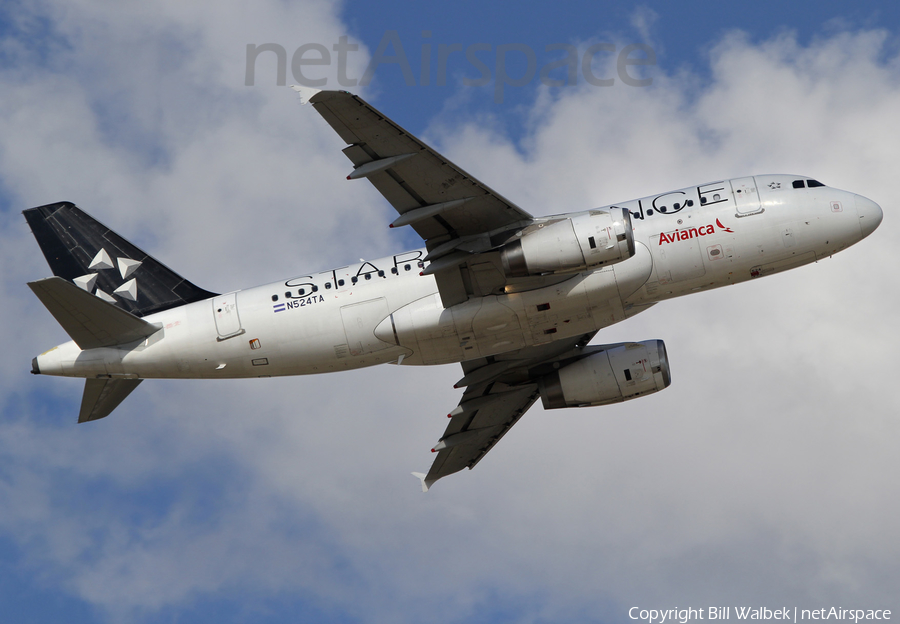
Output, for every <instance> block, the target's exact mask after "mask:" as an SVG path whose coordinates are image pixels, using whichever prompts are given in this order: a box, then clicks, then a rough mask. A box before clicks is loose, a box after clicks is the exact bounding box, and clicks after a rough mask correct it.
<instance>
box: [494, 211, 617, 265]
mask: <svg viewBox="0 0 900 624" xmlns="http://www.w3.org/2000/svg"><path fill="white" fill-rule="evenodd" d="M516 236H517V237H518V238H517V239H516V240H515V241H513V242H512V243H509V244H507V245H505V246H504V247H503V249H502V251H501V258H502V260H503V268H504V270H505V271H506V275H507V276H508V277H526V276H528V275H543V274H547V273H574V272H576V271H581V270H584V269H587V268H591V267H597V266H601V265H604V264H613V263H615V262H621V261H622V260H626V259H628V258H630V257H631V256H633V255H634V233H633V231H632V229H631V213H630V212H629V211H628V210H625V209H623V208H610V209H609V210H608V211H607V210H591V211H589V212H586V213H582V214H578V215H576V216H573V217H570V218H564V219H559V220H557V221H552V220H551V221H546V222H544V223H537V224H535V225H532V226H530V227H527V228H525V229H524V230H522V231H521V232H519V233H517V235H516Z"/></svg>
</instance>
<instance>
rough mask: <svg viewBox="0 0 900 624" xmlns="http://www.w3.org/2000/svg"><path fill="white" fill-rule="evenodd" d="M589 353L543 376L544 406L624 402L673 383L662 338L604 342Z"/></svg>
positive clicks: (542, 398)
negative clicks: (605, 343) (613, 343)
mask: <svg viewBox="0 0 900 624" xmlns="http://www.w3.org/2000/svg"><path fill="white" fill-rule="evenodd" d="M597 349H598V350H597V351H595V352H594V353H591V354H590V355H588V356H587V357H584V358H582V359H580V360H577V361H575V362H573V363H571V364H568V365H567V366H564V367H562V368H561V369H559V370H558V371H555V372H553V373H551V374H549V375H545V376H544V377H541V379H540V380H539V382H538V383H539V386H540V390H541V400H542V401H543V403H544V409H559V408H562V407H586V406H589V405H608V404H610V403H621V402H622V401H627V400H629V399H636V398H637V397H641V396H644V395H646V394H653V393H654V392H659V391H660V390H662V389H664V388H667V387H668V386H669V384H670V383H672V378H671V375H670V374H669V359H668V357H667V356H666V345H665V344H664V343H663V341H662V340H645V341H644V342H627V343H623V344H618V345H603V346H600V347H597Z"/></svg>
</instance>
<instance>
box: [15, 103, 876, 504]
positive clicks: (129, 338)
mask: <svg viewBox="0 0 900 624" xmlns="http://www.w3.org/2000/svg"><path fill="white" fill-rule="evenodd" d="M295 90H296V91H298V92H299V93H300V100H301V103H303V104H306V103H309V104H311V105H312V107H313V108H314V109H315V110H316V111H317V112H318V113H319V114H320V115H321V116H322V117H323V118H324V119H325V121H326V122H327V123H328V124H329V125H330V126H331V127H332V128H333V129H334V130H335V131H336V132H337V134H338V135H339V137H340V138H341V139H343V141H344V142H345V143H346V144H347V147H346V148H345V149H344V150H343V152H344V154H345V155H346V156H347V158H348V159H349V160H350V161H351V163H352V165H353V169H352V171H351V173H350V174H349V175H348V176H347V178H348V179H349V180H358V179H367V180H369V182H371V183H372V184H373V185H374V186H375V188H376V189H377V190H378V191H379V192H380V193H381V194H382V195H383V196H384V198H385V199H386V200H387V201H388V202H389V203H390V204H391V205H392V206H393V207H394V208H395V209H396V210H397V213H398V217H397V219H396V220H394V221H393V223H391V224H390V227H394V228H397V227H401V226H407V225H408V226H410V227H412V228H413V229H414V230H415V232H416V233H417V234H418V235H419V236H420V237H421V238H422V239H423V240H424V242H425V246H424V248H422V249H417V250H413V251H405V252H402V253H398V254H395V255H392V256H388V257H386V258H381V259H378V260H371V261H364V262H360V263H354V264H350V265H347V266H343V267H340V268H336V269H331V270H328V271H322V272H312V273H309V274H306V275H299V276H294V277H291V278H289V279H286V280H284V281H279V282H274V283H271V284H266V285H263V286H257V287H255V288H249V289H245V290H235V291H232V292H229V293H225V294H218V293H213V292H209V291H206V290H204V289H202V288H200V287H198V286H196V285H194V284H193V283H191V282H189V281H188V280H186V279H184V278H183V277H181V276H179V275H178V274H176V273H175V272H174V271H172V270H171V269H169V268H167V267H166V266H165V265H163V264H162V263H160V262H159V261H158V260H156V259H155V258H153V257H151V256H150V255H148V254H146V253H145V252H144V251H142V250H140V249H138V248H137V247H136V246H134V245H133V244H131V243H130V242H128V241H127V240H125V239H124V238H123V237H122V236H120V235H118V234H116V233H115V232H113V231H112V230H111V229H109V228H107V227H106V226H104V225H102V224H100V223H99V222H98V221H96V220H95V219H93V218H92V217H90V216H89V215H88V214H86V213H85V212H83V211H81V210H80V209H79V208H77V207H76V206H75V205H74V204H72V203H70V202H59V203H54V204H48V205H44V206H38V207H36V208H31V209H28V210H25V211H24V215H25V218H26V220H27V222H28V224H29V225H30V227H31V231H32V233H33V234H34V236H35V238H36V239H37V242H38V244H39V245H40V247H41V250H42V252H43V254H44V256H45V257H46V259H47V261H48V263H49V264H50V268H51V270H52V271H53V275H54V277H50V278H46V279H41V280H38V281H35V282H30V283H29V284H28V286H29V287H30V288H31V289H32V291H34V293H35V295H37V297H38V298H39V299H40V301H41V302H42V303H43V304H44V306H46V308H47V309H48V310H49V312H50V313H51V314H52V315H53V317H54V318H55V319H56V320H57V321H58V322H59V323H60V325H61V326H62V328H63V329H64V330H65V331H66V332H67V333H68V335H69V337H70V338H71V339H72V340H71V341H69V342H66V343H64V344H61V345H59V346H56V347H54V348H52V349H50V350H49V351H47V352H45V353H42V354H41V355H39V356H37V357H36V358H34V359H33V361H32V371H31V372H32V373H34V374H42V375H60V376H68V377H83V378H85V379H86V382H85V388H84V394H83V397H82V402H81V409H80V412H79V416H78V422H88V421H93V420H97V419H100V418H104V417H105V416H107V415H109V414H110V413H111V412H112V411H113V409H115V408H116V407H117V406H118V405H119V404H120V403H121V402H122V401H123V400H124V399H125V398H126V397H127V396H128V395H129V394H130V393H131V392H132V391H133V390H134V389H135V388H136V387H137V386H138V385H139V384H140V383H141V382H142V381H143V380H144V379H153V378H182V379H224V378H242V377H274V376H280V375H310V374H318V373H326V372H332V371H342V370H349V369H356V368H361V367H366V366H374V365H376V364H384V363H394V364H398V365H409V366H421V365H431V364H446V363H451V362H459V363H460V364H461V365H462V377H461V378H460V379H459V380H458V381H456V383H455V385H454V387H455V388H463V389H464V390H463V393H462V397H461V399H460V401H459V404H458V405H457V406H456V407H455V408H454V409H452V411H450V413H449V419H450V420H449V423H448V426H447V428H446V430H445V431H444V433H443V435H442V436H441V437H440V439H439V440H438V442H437V443H436V444H435V445H434V447H433V448H432V452H434V453H436V457H435V459H434V461H433V463H432V465H431V468H430V469H429V471H428V472H427V473H424V474H423V473H418V472H417V473H413V474H414V475H415V476H417V477H418V478H419V479H420V481H421V486H422V489H423V491H427V490H428V489H429V488H430V487H431V486H432V485H433V484H434V483H435V482H436V481H437V480H438V479H441V478H442V477H445V476H447V475H450V474H453V473H455V472H458V471H460V470H462V469H463V468H469V469H472V468H474V467H475V465H476V464H478V462H479V461H481V459H482V458H483V457H484V456H485V455H486V454H487V453H488V451H490V450H491V449H492V448H493V446H494V445H495V444H496V443H497V442H498V441H499V440H500V439H501V438H502V437H503V436H504V435H505V434H506V432H507V431H509V429H510V428H511V427H512V426H513V425H514V424H516V422H518V420H519V419H520V418H521V417H522V415H523V414H525V412H526V411H527V410H528V409H529V408H530V407H531V406H532V405H533V404H534V403H535V402H536V401H537V399H538V398H540V399H541V401H542V403H543V406H544V408H545V409H559V408H567V407H587V406H599V405H607V404H611V403H618V402H622V401H627V400H631V399H635V398H638V397H642V396H646V395H648V394H652V393H654V392H658V391H660V390H663V389H664V388H666V387H668V386H669V384H670V383H671V372H670V367H669V359H668V356H667V354H666V347H665V344H664V343H663V341H662V340H658V339H653V340H644V341H640V342H625V343H615V344H590V342H591V340H592V339H593V338H594V337H595V336H596V335H597V333H598V332H599V331H600V330H602V329H603V328H605V327H609V326H610V325H613V324H615V323H618V322H621V321H623V320H625V319H627V318H631V317H633V316H635V315H636V314H639V313H641V312H643V311H645V310H647V309H649V308H650V307H652V306H653V305H655V304H657V303H659V302H661V301H664V300H666V299H670V298H673V297H680V296H682V295H688V294H691V293H695V292H700V291H706V290H710V289H713V288H719V287H721V286H726V285H729V284H737V283H740V282H745V281H748V280H753V279H757V278H760V277H764V276H767V275H772V274H775V273H779V272H781V271H786V270H788V269H792V268H795V267H799V266H802V265H804V264H809V263H811V262H816V261H818V260H821V259H823V258H826V257H830V256H832V255H833V254H835V253H837V252H839V251H841V250H843V249H846V248H847V247H849V246H850V245H853V244H854V243H857V242H858V241H860V240H862V239H863V238H865V237H867V236H868V235H869V234H871V233H872V232H873V231H874V230H875V229H876V228H877V227H878V225H879V224H880V223H881V220H882V216H883V215H882V210H881V208H880V207H879V206H878V204H876V203H875V202H873V201H871V200H869V199H866V198H865V197H862V196H861V195H857V194H855V193H852V192H849V191H842V190H838V189H836V188H831V187H829V186H826V185H824V184H822V183H821V182H819V181H817V180H816V179H814V178H811V177H809V176H805V175H785V174H776V175H755V176H748V177H743V178H736V179H730V180H720V181H716V182H710V183H704V184H700V185H698V186H689V187H686V188H681V189H678V190H674V191H669V192H666V193H660V194H656V195H651V196H647V197H642V198H640V199H634V200H630V201H625V202H620V203H616V204H612V205H609V206H603V207H600V208H594V209H589V210H584V211H581V212H571V213H564V214H556V215H551V216H546V217H534V216H532V215H531V214H530V213H529V212H526V211H525V210H523V209H522V208H520V207H519V206H517V205H516V204H514V203H513V202H511V201H509V200H508V199H506V198H504V197H503V196H501V195H500V194H498V193H497V192H495V191H493V190H492V189H490V188H489V187H487V186H486V185H484V184H483V183H481V182H480V181H479V180H477V179H476V178H474V177H473V176H471V175H469V174H468V173H466V172H465V171H463V170H462V169H461V168H459V167H458V166H456V165H455V164H453V163H452V162H450V161H449V160H447V159H446V158H444V157H443V156H441V155H440V154H439V153H438V152H436V151H435V150H433V149H432V148H431V147H429V146H428V145H426V144H425V143H423V142H422V141H420V140H419V139H417V138H416V137H415V136H413V135H412V134H410V133H409V132H407V131H405V130H404V129H403V128H401V127H400V126H398V125H397V124H396V123H394V122H393V121H391V120H390V119H389V118H388V117H387V116H385V115H383V114H382V113H381V112H379V111H378V110H376V109H375V108H373V107H372V106H371V105H369V104H368V103H367V102H365V101H364V100H363V99H362V98H360V97H359V96H357V95H353V94H351V93H348V92H345V91H319V90H315V89H309V88H305V87H295Z"/></svg>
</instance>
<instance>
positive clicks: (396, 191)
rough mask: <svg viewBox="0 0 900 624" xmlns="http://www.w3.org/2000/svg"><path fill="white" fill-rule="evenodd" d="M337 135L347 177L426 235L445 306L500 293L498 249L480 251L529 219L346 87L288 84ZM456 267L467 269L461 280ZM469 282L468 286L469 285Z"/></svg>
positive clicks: (430, 268) (428, 269) (502, 279)
mask: <svg viewBox="0 0 900 624" xmlns="http://www.w3.org/2000/svg"><path fill="white" fill-rule="evenodd" d="M294 89H295V90H296V91H297V92H299V93H300V95H301V98H302V100H303V101H304V102H306V101H308V102H310V103H311V104H312V105H313V106H314V107H315V109H316V110H317V111H318V112H319V114H320V115H322V117H324V118H325V121H327V122H328V123H329V124H330V125H331V127H332V128H334V130H335V131H336V132H337V133H338V135H340V137H341V138H342V139H343V140H344V141H346V142H347V143H349V144H350V145H349V147H347V148H345V149H344V154H345V155H346V156H347V158H349V159H350V161H351V162H352V163H353V165H354V167H355V168H354V169H353V171H352V172H351V173H350V175H348V176H347V179H359V178H367V179H368V180H369V181H370V182H371V183H372V184H373V185H374V186H375V188H376V189H378V191H379V192H380V193H381V194H382V195H384V198H385V199H387V200H388V202H390V204H391V205H392V206H393V207H394V208H395V209H396V210H397V212H398V213H400V216H399V217H397V219H396V220H395V221H394V222H393V223H392V224H391V227H398V226H401V225H410V226H412V228H413V229H415V231H416V232H417V233H418V234H419V236H421V237H422V238H423V239H424V240H425V246H426V248H427V249H428V255H427V256H426V257H425V260H427V261H428V262H430V264H429V265H428V267H426V268H425V273H427V274H433V275H434V276H435V280H436V281H437V286H438V290H439V291H440V293H441V300H442V302H443V304H444V306H445V307H450V306H452V305H454V304H457V303H462V302H464V301H466V300H467V299H468V298H469V297H472V296H475V297H478V296H484V295H485V294H491V293H496V292H500V291H502V289H503V287H504V286H505V284H506V279H505V277H504V276H503V272H502V267H501V266H500V256H499V253H496V252H494V253H487V254H485V253H484V252H490V251H491V250H492V249H495V248H496V247H497V246H498V245H499V244H501V243H502V242H504V241H506V240H508V239H509V238H510V237H511V236H513V233H514V232H515V231H517V230H519V229H521V228H523V227H525V226H527V225H528V224H530V223H531V222H532V220H533V219H532V216H531V215H530V214H528V213H527V212H525V211H524V210H522V209H521V208H519V207H518V206H516V205H515V204H514V203H512V202H511V201H509V200H508V199H506V198H505V197H503V196H501V195H500V194H499V193H497V192H495V191H493V190H491V189H490V188H488V187H487V186H486V185H484V184H482V183H481V182H479V181H478V180H476V179H475V178H473V177H472V176H471V175H469V174H468V173H466V172H465V171H463V170H462V169H460V168H459V167H457V166H456V165H454V164H453V163H452V162H450V161H449V160H447V159H446V158H444V157H443V156H441V155H440V154H438V153H437V152H436V151H434V150H433V149H432V148H431V147H429V146H428V145H426V144H425V143H423V142H422V141H420V140H419V139H417V138H416V137H414V136H413V135H412V134H410V133H409V132H407V131H406V130H404V129H403V128H401V127H400V126H398V125H397V124H396V123H394V122H393V121H391V120H390V119H388V118H387V117H385V116H384V115H383V114H382V113H380V112H379V111H377V110H376V109H375V108H373V107H372V106H370V105H369V104H368V103H366V102H365V100H363V99H362V98H360V97H358V96H356V95H353V94H351V93H347V92H346V91H316V90H315V89H308V88H306V87H294ZM462 272H468V273H469V274H468V275H467V276H466V278H464V277H463V274H462ZM473 284H474V286H473Z"/></svg>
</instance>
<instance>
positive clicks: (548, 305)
mask: <svg viewBox="0 0 900 624" xmlns="http://www.w3.org/2000/svg"><path fill="white" fill-rule="evenodd" d="M795 180H801V178H800V177H799V176H785V175H769V176H756V177H755V178H742V179H736V180H729V181H724V182H717V183H714V184H707V185H702V186H699V187H690V188H686V189H681V190H678V191H673V192H669V193H664V194H661V195H656V196H652V197H647V198H643V199H640V200H633V201H629V202H624V203H619V204H615V206H616V207H619V208H625V209H627V210H629V211H630V212H631V213H632V218H633V229H634V239H635V243H636V245H635V246H636V252H635V255H634V256H632V257H631V258H629V259H627V260H624V261H622V262H618V263H616V264H612V265H609V266H605V267H603V268H598V269H596V270H593V271H590V270H589V271H584V272H580V273H573V274H571V275H570V276H568V277H567V278H566V279H562V278H561V277H559V276H557V281H556V282H555V283H552V284H551V285H548V286H544V287H542V288H537V289H532V290H525V291H522V292H517V288H516V287H515V285H514V282H511V285H510V286H507V288H506V289H505V291H504V292H503V293H502V294H498V295H491V296H486V297H473V298H471V299H470V300H469V301H467V302H465V303H462V304H459V305H456V306H452V307H450V308H446V309H445V308H444V306H443V304H442V303H441V297H440V295H439V293H438V288H437V284H436V281H435V279H434V277H433V276H431V275H420V273H421V271H422V269H423V267H424V266H427V265H424V264H423V263H422V262H421V260H420V259H421V258H424V256H425V253H426V252H425V250H417V251H412V252H405V253H402V254H398V255H395V256H389V257H387V258H382V259H379V260H374V261H371V262H365V263H361V264H355V265H351V266H346V267H342V268H340V269H335V270H332V271H327V272H323V273H317V274H311V275H306V276H301V277H295V278H293V279H289V280H286V281H282V282H275V283H272V284H267V285H264V286H258V287H255V288H250V289H247V290H240V291H236V292H232V293H229V294H225V295H220V296H217V297H214V298H212V299H209V300H206V301H199V302H196V303H191V304H188V305H184V306H181V307H178V308H173V309H171V310H167V311H165V312H160V313H157V314H153V315H150V316H147V317H145V320H147V321H149V322H151V323H159V324H160V325H161V326H162V329H161V330H160V331H158V332H157V333H156V334H154V335H152V336H150V337H149V338H148V339H146V340H143V341H141V342H139V343H136V344H130V345H123V346H121V347H116V348H102V349H91V350H85V351H82V350H81V349H79V348H78V346H77V345H76V344H75V343H74V342H68V343H65V344H62V345H60V346H58V347H56V348H54V349H51V350H50V351H48V352H46V353H44V354H42V355H40V356H39V357H38V362H37V363H38V366H39V368H40V372H41V373H43V374H49V375H65V376H74V377H107V376H109V377H113V378H115V377H127V378H234V377H270V376H277V375H305V374H312V373H324V372H330V371H337V370H345V369H351V368H360V367H364V366H372V365H374V364H381V363H385V362H395V363H401V364H411V365H426V364H443V363H448V362H460V361H465V360H471V359H475V358H482V357H486V356H490V355H496V354H500V353H504V352H507V351H513V350H516V349H519V348H522V347H525V346H533V345H537V344H542V343H547V342H552V341H554V340H558V339H562V338H571V337H574V336H578V335H582V334H587V333H590V332H594V331H596V330H599V329H602V328H603V327H607V326H609V325H612V324H613V323H617V322H619V321H621V320H623V319H625V318H627V317H629V316H632V315H634V314H637V313H638V312H640V311H642V310H644V309H646V308H647V307H649V306H650V305H652V304H654V303H657V302H659V301H662V300H664V299H668V298H671V297H678V296H681V295H685V294H689V293H692V292H696V291H700V290H707V289H711V288H717V287H719V286H725V285H727V284H735V283H738V282H742V281H746V280H749V279H753V278H755V277H760V276H764V275H768V274H771V273H775V272H778V271H782V270H786V269H790V268H794V267H797V266H801V265H803V264H807V263H810V262H814V261H816V260H818V259H820V258H823V257H827V256H830V255H832V254H834V253H836V252H838V251H840V250H842V249H845V248H846V247H848V246H850V245H852V244H854V243H856V242H858V241H859V240H861V239H862V238H864V237H865V236H867V235H868V234H869V233H871V231H872V230H874V229H875V227H876V226H877V225H878V222H879V221H880V209H878V206H877V205H876V204H874V203H873V202H871V201H870V200H868V199H865V198H863V197H861V196H859V195H855V194H853V193H850V192H846V191H840V190H837V189H833V188H829V187H825V186H817V187H814V188H806V187H805V185H804V188H793V186H792V183H793V182H794V181H795ZM804 180H805V179H804ZM873 207H874V208H873ZM876 211H877V215H879V216H878V217H877V218H876V216H875V215H876ZM559 216H571V215H558V216H557V218H558V217H559Z"/></svg>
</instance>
